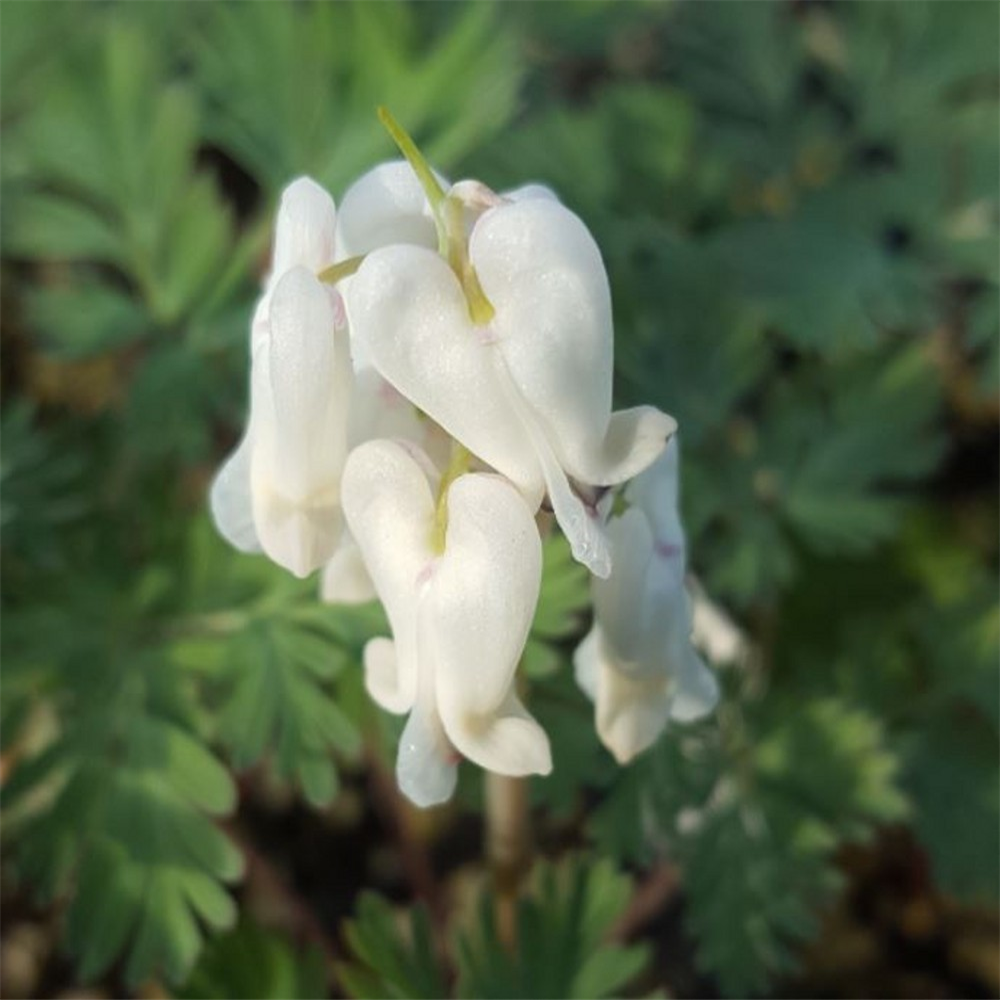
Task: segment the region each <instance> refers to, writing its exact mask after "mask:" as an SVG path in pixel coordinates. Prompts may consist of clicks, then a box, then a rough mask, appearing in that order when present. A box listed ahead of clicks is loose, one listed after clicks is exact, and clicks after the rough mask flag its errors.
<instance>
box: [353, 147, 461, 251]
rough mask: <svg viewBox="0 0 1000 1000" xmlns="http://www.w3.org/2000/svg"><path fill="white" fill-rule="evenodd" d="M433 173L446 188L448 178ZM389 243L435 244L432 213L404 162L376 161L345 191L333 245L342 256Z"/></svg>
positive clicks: (418, 183) (430, 245) (431, 246)
mask: <svg viewBox="0 0 1000 1000" xmlns="http://www.w3.org/2000/svg"><path fill="white" fill-rule="evenodd" d="M436 176H437V178H438V181H439V182H440V183H441V186H442V187H443V188H444V189H445V190H447V188H448V182H447V181H445V180H444V178H443V177H441V176H440V175H436ZM393 243H412V244H415V245H416V246H424V247H429V248H434V247H436V246H437V230H436V228H435V226H434V216H433V213H432V212H431V209H430V206H429V205H428V204H427V199H426V198H425V197H424V192H423V189H422V188H421V186H420V182H419V181H418V180H417V178H416V175H415V174H414V173H413V168H412V167H411V166H410V165H409V164H408V163H407V162H406V161H405V160H392V161H390V162H388V163H380V164H379V165H378V166H377V167H374V168H373V169H372V170H369V171H368V173H366V174H362V176H361V177H359V178H358V180H356V181H355V182H354V183H353V184H352V185H351V186H350V187H349V188H348V189H347V193H346V194H345V195H344V197H343V200H342V201H341V204H340V216H339V218H338V221H337V246H338V247H339V248H340V253H341V255H342V256H344V257H353V256H355V255H358V254H364V253H369V252H370V251H372V250H376V249H378V248H379V247H385V246H389V245H390V244H393Z"/></svg>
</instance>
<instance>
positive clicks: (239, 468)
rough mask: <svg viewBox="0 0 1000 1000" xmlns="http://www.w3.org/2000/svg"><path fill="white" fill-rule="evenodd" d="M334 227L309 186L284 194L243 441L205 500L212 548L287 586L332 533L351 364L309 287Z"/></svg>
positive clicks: (337, 304)
mask: <svg viewBox="0 0 1000 1000" xmlns="http://www.w3.org/2000/svg"><path fill="white" fill-rule="evenodd" d="M335 221H336V213H335V210H334V204H333V199H332V198H331V197H330V196H329V195H328V194H327V193H326V192H325V191H324V190H323V189H322V188H321V187H319V185H317V184H316V183H314V182H313V181H311V180H309V179H308V178H304V177H303V178H299V179H298V180H297V181H295V182H293V183H292V184H290V185H289V187H288V188H287V189H286V190H285V192H284V194H283V196H282V199H281V207H280V209H279V212H278V221H277V227H276V232H275V242H274V253H273V258H272V269H271V273H270V275H269V277H268V279H267V281H266V283H265V290H264V295H263V297H262V298H261V300H260V302H259V303H258V305H257V309H256V311H255V314H254V320H253V325H252V328H251V337H250V350H251V374H250V417H249V420H248V424H247V431H246V434H245V435H244V437H243V440H242V441H241V442H240V444H239V446H238V447H237V449H236V451H235V452H234V453H233V455H232V456H231V457H230V458H229V460H228V461H227V462H226V464H225V465H224V466H223V467H222V469H221V470H220V472H219V474H218V476H217V477H216V479H215V481H214V483H213V484H212V491H211V507H212V514H213V517H214V518H215V522H216V525H217V526H218V528H219V531H220V532H221V534H222V535H223V537H225V538H226V539H227V540H228V541H229V542H230V543H231V544H233V545H234V546H236V547H237V548H239V549H242V550H243V551H248V552H259V551H262V550H263V551H264V552H265V553H266V554H267V555H268V556H269V557H270V558H271V559H273V560H274V561H275V562H277V563H279V564H280V565H282V566H284V567H285V568H286V569H288V570H290V571H291V572H292V573H295V574H296V575H297V576H306V575H308V574H309V573H311V572H312V571H313V570H315V569H317V568H318V567H319V566H321V565H323V564H324V563H325V562H327V561H328V560H329V559H330V558H331V556H332V555H333V552H334V550H335V548H336V545H337V542H338V539H339V537H340V532H341V527H342V518H341V515H340V471H341V469H342V468H343V464H344V459H345V457H346V448H347V415H348V409H349V405H350V394H351V381H352V374H351V361H350V353H349V345H348V339H347V330H346V327H345V318H344V313H343V307H342V302H341V299H340V296H339V294H338V293H337V292H336V291H335V290H333V289H331V288H329V287H327V286H326V285H324V284H323V283H322V282H321V281H320V280H319V278H318V277H317V275H318V274H319V273H320V272H322V271H323V270H324V269H325V268H327V267H329V266H330V265H331V264H332V263H333V256H334V227H335Z"/></svg>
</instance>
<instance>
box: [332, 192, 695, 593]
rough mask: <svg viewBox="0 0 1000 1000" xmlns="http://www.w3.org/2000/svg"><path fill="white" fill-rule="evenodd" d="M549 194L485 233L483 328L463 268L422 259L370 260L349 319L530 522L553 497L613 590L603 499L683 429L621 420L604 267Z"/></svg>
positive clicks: (518, 207) (356, 283)
mask: <svg viewBox="0 0 1000 1000" xmlns="http://www.w3.org/2000/svg"><path fill="white" fill-rule="evenodd" d="M544 190H545V189H537V188H535V189H529V190H528V191H527V192H525V193H524V194H522V195H521V196H520V199H519V200H517V201H511V200H508V199H501V203H500V204H498V205H497V206H496V207H493V208H488V209H486V210H485V211H484V212H483V213H482V214H481V215H480V216H479V218H478V219H477V220H476V221H475V223H474V225H473V227H472V232H471V236H470V237H469V240H468V249H467V265H468V267H469V268H470V269H471V272H472V273H474V275H475V276H476V278H477V279H478V283H479V286H480V287H481V291H482V293H483V295H484V296H485V299H486V300H488V302H487V303H486V306H487V308H486V310H485V311H482V310H481V311H480V315H478V316H477V317H476V318H474V317H473V315H472V313H473V312H475V311H476V310H475V309H472V308H470V302H469V300H468V299H467V297H466V292H465V290H464V289H463V284H462V281H460V279H459V275H458V274H456V270H455V267H454V262H452V263H451V264H449V262H448V261H446V260H445V259H444V258H443V257H441V256H440V255H439V254H436V253H434V252H433V251H432V250H429V249H427V248H425V247H419V246H414V245H395V246H389V247H384V248H382V249H378V250H374V251H373V252H371V253H369V254H368V256H367V257H366V258H365V261H364V263H362V265H361V266H360V268H359V270H358V272H357V274H356V275H355V276H354V277H353V278H352V279H351V282H350V286H349V288H348V289H347V291H346V297H347V308H348V314H349V316H350V321H351V325H352V328H353V333H354V337H355V339H356V340H357V341H358V342H360V343H361V345H362V348H363V350H364V352H365V353H366V355H367V356H368V357H369V358H370V359H371V362H372V364H373V365H374V366H375V367H376V368H377V369H378V370H379V372H380V373H381V374H382V375H383V376H384V377H385V378H386V379H387V380H388V381H389V382H390V383H392V385H394V386H395V387H396V388H397V389H398V390H399V391H400V392H401V393H402V394H403V395H404V396H406V397H408V398H409V399H410V400H412V401H413V403H414V404H415V405H416V406H418V407H419V408H420V409H421V410H423V411H425V412H426V413H427V414H429V415H430V416H431V417H432V418H433V419H434V420H436V421H437V422H438V423H439V424H440V425H441V426H442V427H443V428H444V429H445V430H446V431H448V433H449V434H451V435H453V436H454V437H455V438H456V439H458V440H459V441H461V442H462V444H463V445H465V446H466V447H467V448H468V449H469V450H470V451H472V452H473V453H474V454H475V455H477V456H478V457H479V458H481V459H482V460H483V461H484V462H486V463H487V464H488V465H490V466H492V467H493V468H494V469H496V470H497V471H498V472H500V473H501V474H503V475H504V476H506V477H507V478H508V479H510V480H511V481H512V482H513V483H514V484H515V485H516V486H517V487H518V489H519V490H520V491H521V493H522V495H523V496H524V497H525V499H526V500H527V501H528V503H529V504H530V505H531V506H532V508H537V506H538V505H539V504H540V502H541V500H542V499H543V497H544V496H545V494H546V493H547V494H548V496H549V499H550V501H551V503H552V507H553V510H554V512H555V515H556V518H557V520H558V522H559V525H560V527H561V528H562V529H563V532H564V533H565V534H566V536H567V538H568V540H569V542H570V544H571V546H572V549H573V554H574V556H575V557H576V558H577V559H578V560H579V561H580V562H583V563H584V564H585V565H587V566H588V567H589V568H590V569H591V570H592V571H593V572H594V573H595V574H597V575H598V576H607V575H608V573H609V572H610V571H611V555H610V550H609V546H608V540H607V538H606V536H605V533H604V529H603V524H602V521H601V518H600V516H599V515H598V512H597V510H596V504H595V496H596V495H595V492H594V487H601V486H612V485H616V484H618V483H621V482H624V481H625V480H627V479H629V478H631V477H632V476H634V475H636V474H637V473H639V472H641V471H642V470H643V469H644V468H646V467H647V466H648V465H649V464H650V463H651V462H652V461H653V460H654V459H655V458H656V456H657V455H658V454H659V453H660V452H661V451H662V450H663V447H664V445H665V443H666V441H667V439H668V438H669V436H670V435H671V434H672V433H673V431H674V429H675V426H676V425H675V424H674V421H673V420H672V419H671V418H670V417H668V416H666V415H665V414H663V413H661V412H660V411H659V410H656V409H654V408H653V407H648V406H644V407H637V408H635V409H631V410H624V411H619V412H617V413H612V412H611V377H612V325H611V297H610V292H609V288H608V280H607V275H606V274H605V271H604V265H603V263H602V261H601V255H600V252H599V251H598V249H597V245H596V244H595V243H594V240H593V238H592V237H591V235H590V233H589V232H588V231H587V229H586V227H585V226H584V225H583V223H582V222H581V221H580V220H579V219H578V218H577V217H576V216H575V215H574V214H573V213H572V212H570V211H569V210H568V209H567V208H565V207H564V206H563V205H561V204H560V203H559V202H558V201H556V200H554V199H553V198H552V197H551V195H550V193H546V194H542V192H544ZM540 195H541V196H540ZM546 195H547V196H546ZM456 204H457V203H456ZM462 252H463V253H464V250H463V251H462Z"/></svg>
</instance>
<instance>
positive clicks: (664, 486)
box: [625, 439, 685, 551]
mask: <svg viewBox="0 0 1000 1000" xmlns="http://www.w3.org/2000/svg"><path fill="white" fill-rule="evenodd" d="M679 464H680V449H679V448H678V446H677V441H676V439H673V440H671V441H670V442H669V443H668V444H667V447H666V448H665V449H664V450H663V454H662V455H660V457H659V458H658V459H657V460H656V461H655V462H654V463H653V464H652V465H651V466H650V467H649V468H648V469H646V471H645V472H643V473H642V475H640V476H637V477H636V478H635V479H633V480H632V482H630V483H629V484H628V486H627V487H626V488H625V498H626V499H627V500H628V501H629V503H633V504H635V505H636V506H637V507H639V508H640V509H641V510H642V511H643V513H644V514H645V515H646V517H647V518H648V519H649V523H650V524H651V525H652V528H653V534H654V535H655V536H656V539H657V541H658V542H659V544H660V545H661V546H664V545H669V546H672V547H675V548H680V549H681V550H682V551H683V549H684V547H685V541H684V528H683V527H682V525H681V520H680V514H679V511H678V505H677V493H678V480H679Z"/></svg>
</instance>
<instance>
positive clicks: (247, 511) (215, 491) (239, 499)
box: [209, 433, 261, 552]
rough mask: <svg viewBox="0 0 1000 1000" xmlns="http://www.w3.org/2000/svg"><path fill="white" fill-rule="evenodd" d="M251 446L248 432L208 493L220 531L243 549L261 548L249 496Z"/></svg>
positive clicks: (228, 539)
mask: <svg viewBox="0 0 1000 1000" xmlns="http://www.w3.org/2000/svg"><path fill="white" fill-rule="evenodd" d="M252 448H253V441H252V439H251V437H250V434H249V433H247V435H246V436H245V437H244V438H243V440H242V441H241V442H240V443H239V445H238V446H237V448H236V450H235V451H234V452H233V453H232V455H230V456H229V458H228V459H227V460H226V463H225V464H224V465H223V466H222V468H221V469H220V470H219V472H218V473H217V475H216V477H215V479H214V480H213V481H212V489H211V493H210V494H209V504H210V506H211V510H212V519H213V520H214V521H215V526H216V528H218V530H219V534H220V535H222V537H223V538H225V540H226V541H227V542H229V544H230V545H232V546H234V547H235V548H237V549H239V550H240V551H241V552H260V551H261V547H260V540H259V539H258V538H257V529H256V528H255V527H254V522H253V498H252V497H251V495H250V455H251V452H252Z"/></svg>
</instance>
